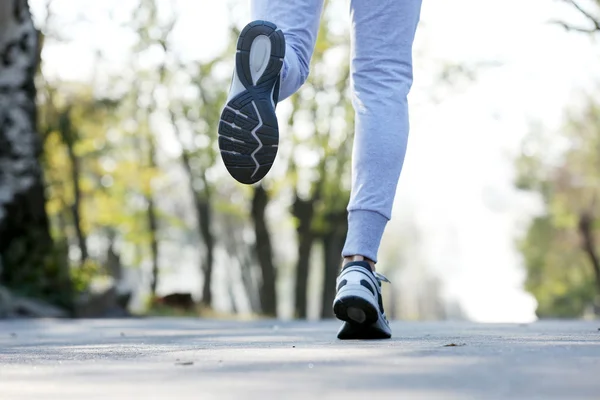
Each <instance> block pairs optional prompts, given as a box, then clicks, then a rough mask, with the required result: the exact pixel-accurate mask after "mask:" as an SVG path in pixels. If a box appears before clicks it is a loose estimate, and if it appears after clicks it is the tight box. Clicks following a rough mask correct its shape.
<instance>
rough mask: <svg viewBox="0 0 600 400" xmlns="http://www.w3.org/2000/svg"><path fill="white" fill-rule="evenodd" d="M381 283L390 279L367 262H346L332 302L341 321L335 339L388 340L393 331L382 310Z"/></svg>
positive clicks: (334, 310)
mask: <svg viewBox="0 0 600 400" xmlns="http://www.w3.org/2000/svg"><path fill="white" fill-rule="evenodd" d="M381 282H388V283H389V280H388V279H387V278H386V277H385V276H383V275H381V274H380V273H377V272H373V271H372V270H371V266H370V265H369V263H368V262H366V261H353V262H349V263H347V264H346V265H345V266H344V268H343V269H342V272H341V273H340V276H339V277H338V279H337V295H336V296H335V300H334V302H333V312H334V314H335V316H336V317H337V318H338V319H340V320H342V321H344V324H343V325H342V327H341V328H340V330H339V332H338V339H389V338H391V337H392V330H391V328H390V325H389V322H388V320H387V318H386V316H385V312H384V311H383V301H382V298H381Z"/></svg>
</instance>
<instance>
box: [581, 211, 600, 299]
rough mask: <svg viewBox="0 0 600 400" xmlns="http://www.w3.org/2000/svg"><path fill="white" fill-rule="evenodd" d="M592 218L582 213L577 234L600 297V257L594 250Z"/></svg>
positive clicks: (586, 213) (594, 240) (588, 214)
mask: <svg viewBox="0 0 600 400" xmlns="http://www.w3.org/2000/svg"><path fill="white" fill-rule="evenodd" d="M593 225H594V218H593V217H592V216H591V214H590V213H588V212H584V213H582V214H581V215H580V217H579V232H580V234H581V238H582V240H583V245H582V247H583V251H584V252H585V253H586V254H587V256H588V258H589V260H590V264H591V265H592V269H593V270H594V276H595V278H596V289H597V291H598V293H597V295H598V296H600V256H599V255H598V250H597V249H596V239H595V237H594V231H593Z"/></svg>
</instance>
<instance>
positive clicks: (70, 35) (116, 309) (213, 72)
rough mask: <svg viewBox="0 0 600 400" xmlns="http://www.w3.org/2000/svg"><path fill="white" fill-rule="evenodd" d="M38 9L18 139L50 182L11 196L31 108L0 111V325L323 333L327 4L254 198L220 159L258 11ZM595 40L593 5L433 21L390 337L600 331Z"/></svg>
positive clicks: (339, 43)
mask: <svg viewBox="0 0 600 400" xmlns="http://www.w3.org/2000/svg"><path fill="white" fill-rule="evenodd" d="M12 1H13V0H0V3H2V2H4V5H5V6H6V5H7V4H8V3H10V2H12ZM17 3H19V4H21V5H23V4H25V5H26V3H27V2H26V1H21V0H16V2H15V4H17ZM28 3H29V6H30V8H31V13H32V18H33V21H34V23H35V27H36V28H37V29H38V30H39V31H40V33H41V34H40V36H39V37H40V45H41V50H40V51H41V53H40V54H41V57H40V62H39V65H37V66H36V65H33V64H31V65H25V64H24V65H20V64H19V66H18V67H19V68H23V70H24V71H26V70H27V68H29V69H30V70H31V71H33V69H32V68H36V69H37V72H36V73H35V76H34V74H33V73H31V74H29V75H28V76H29V77H30V78H31V79H35V83H36V86H37V94H36V93H34V92H33V91H32V90H28V91H27V94H28V95H29V96H30V97H31V101H34V100H35V109H36V110H37V115H36V113H34V112H28V113H27V116H28V118H30V120H29V121H30V122H31V124H29V125H27V124H25V125H24V126H26V127H27V126H29V129H25V128H23V129H21V131H19V132H20V133H19V135H20V137H22V138H25V137H26V135H29V136H28V137H29V139H27V143H33V144H35V146H34V145H32V146H33V147H31V148H32V149H33V148H36V149H37V148H38V147H39V161H40V164H39V166H40V167H41V169H37V167H36V165H35V164H36V162H32V163H31V166H30V168H29V169H27V171H29V172H28V174H29V177H27V176H26V173H25V172H24V173H23V175H22V177H21V178H19V176H21V175H18V174H17V175H15V174H14V173H13V175H12V178H11V171H10V170H9V168H8V167H7V166H8V165H13V166H15V168H16V165H21V164H17V163H18V162H19V160H18V157H16V156H15V151H14V149H15V148H17V145H15V144H14V143H15V142H12V143H13V145H12V147H11V146H10V145H11V140H13V141H14V140H15V137H16V135H15V134H14V132H13V130H14V127H15V125H18V123H17V124H16V123H15V122H14V121H15V120H16V119H15V118H12V119H11V118H9V117H10V116H11V115H13V114H11V112H13V111H10V110H11V107H13V108H15V110H16V109H17V108H19V107H24V106H23V104H24V103H22V102H20V101H16V100H15V99H17V97H15V96H12V97H10V96H6V93H10V92H8V91H6V90H5V91H4V92H2V91H0V100H1V101H2V103H1V104H2V105H3V109H4V111H0V116H3V118H0V165H3V168H4V172H3V175H2V174H0V178H2V179H0V256H2V257H0V260H1V264H0V267H1V268H0V270H1V272H0V279H1V280H0V315H4V316H15V315H32V316H60V315H71V316H76V317H102V316H126V315H199V316H202V317H210V318H257V317H279V318H283V319H289V318H301V319H304V318H307V319H320V318H330V317H331V316H332V313H331V303H332V300H333V296H334V295H335V284H334V282H335V278H336V275H337V272H338V269H339V265H340V252H341V248H342V246H343V242H344V238H345V229H346V210H345V207H346V204H347V201H348V197H349V189H350V187H349V184H350V154H351V147H352V136H353V111H352V106H351V104H350V101H349V96H348V68H349V66H348V57H349V43H348V40H349V35H348V31H349V16H348V6H349V5H348V3H349V2H348V0H329V1H327V2H326V8H325V12H324V15H323V20H322V25H321V31H320V35H319V39H318V43H317V46H316V49H315V54H314V57H313V60H312V65H311V76H310V79H309V81H308V82H307V83H306V84H305V86H304V87H303V88H302V89H301V90H300V92H299V93H297V94H296V95H294V96H293V97H292V98H290V99H288V100H286V101H284V102H282V103H280V105H279V106H278V109H277V112H278V115H279V121H280V127H281V142H280V150H279V155H278V158H277V161H276V164H275V166H274V168H273V170H272V172H271V173H270V174H269V175H268V176H267V178H266V179H265V180H264V181H263V182H262V184H260V185H255V186H244V185H241V184H238V183H237V182H235V181H234V180H233V179H232V178H230V176H229V175H228V173H227V171H226V170H225V168H224V166H223V164H222V162H221V159H220V156H219V153H218V148H217V140H216V139H217V126H218V122H219V115H220V111H221V107H222V105H223V103H224V100H225V98H226V94H227V90H228V89H229V79H230V77H231V71H232V67H233V52H234V48H235V40H236V38H237V33H238V32H239V30H240V29H241V28H242V27H243V26H244V25H245V24H246V23H247V22H249V19H250V14H249V1H247V0H227V1H224V0H222V1H214V0H172V1H171V0H119V1H117V0H104V1H92V0H52V1H49V0H29V2H28ZM3 7H4V6H3ZM1 11H2V10H1V8H0V12H1ZM10 28H11V26H9V25H5V30H4V33H3V31H2V26H0V50H2V47H1V46H4V51H3V53H2V54H3V57H4V58H3V59H4V60H6V57H9V58H10V55H11V54H13V53H11V51H14V49H15V48H17V47H18V46H17V47H14V48H13V49H12V50H10V51H9V50H7V48H8V47H7V43H9V42H8V41H7V40H6V37H7V35H9V33H7V32H8V30H9V29H10ZM3 34H4V35H5V39H4V40H3V38H2V35H3ZM32 38H33V36H30V37H29V39H32ZM598 38H600V1H599V0H589V1H585V0H528V1H522V0H485V1H481V0H455V1H452V2H448V1H444V0H425V1H424V4H423V9H422V16H421V25H420V27H419V30H418V32H417V39H416V43H415V50H414V54H415V58H414V69H415V74H414V75H415V83H414V86H413V89H412V93H411V95H410V98H409V100H410V107H411V135H410V141H409V148H408V155H407V158H406V163H405V167H404V170H403V173H402V177H401V181H400V184H399V187H398V192H397V196H396V202H395V207H394V212H393V218H392V220H391V222H390V223H389V225H388V229H387V231H386V234H385V237H384V241H383V244H382V247H381V250H380V262H379V264H378V270H379V271H380V272H382V273H384V274H386V275H387V276H388V278H389V279H390V280H391V281H392V282H393V284H392V285H387V286H386V287H385V288H384V295H385V302H386V304H387V306H386V309H387V311H388V314H389V315H390V317H391V318H392V319H404V320H431V319H468V320H474V321H480V322H529V321H533V320H535V319H536V318H557V317H560V318H565V317H571V318H593V317H594V316H597V315H599V314H600V301H599V300H598V299H599V298H600V199H598V196H599V195H600V193H599V192H600V101H599V100H598V97H597V94H598V93H599V90H600V89H599V82H600V68H598V65H599V61H600V43H598ZM25 39H27V37H25ZM22 42H23V41H21V42H20V43H21V44H22ZM19 49H21V50H23V51H24V52H26V50H27V46H25V45H21V46H20V47H19ZM7 65H10V64H7V63H6V62H5V63H4V70H3V69H2V67H0V72H1V71H3V72H4V77H2V76H0V83H4V84H5V86H6V85H8V86H10V84H11V82H16V80H14V76H13V77H9V75H7V71H8V70H9V69H10V68H11V67H10V66H8V67H7ZM9 72H10V71H9ZM0 86H2V85H0ZM19 87H21V86H19ZM15 90H20V89H19V88H17V89H15ZM2 96H4V98H2ZM19 99H20V98H19ZM32 104H33V103H32ZM30 108H31V107H30ZM29 111H31V110H29ZM2 112H4V115H2ZM14 112H15V113H16V112H17V111H14ZM35 119H37V121H35ZM24 123H25V122H24ZM35 126H37V128H35ZM11 132H13V133H12V134H11ZM11 135H12V136H11ZM3 136H4V137H3ZM3 143H4V144H3ZM37 144H39V146H37ZM3 146H4V150H2V149H1V148H2V147H3ZM11 148H12V149H13V153H12V154H11V152H10V149H11ZM7 149H9V150H8V151H7ZM23 154H24V153H23ZM31 154H32V157H33V158H31V159H32V160H35V154H37V153H36V152H34V151H32V152H31ZM3 157H4V160H2V158H3ZM11 157H12V158H11ZM7 160H11V161H10V163H7ZM2 162H4V163H2ZM23 165H25V164H23ZM25 170H26V169H24V171H25ZM15 176H16V177H15ZM11 179H13V186H12V189H11ZM19 179H21V181H20V182H21V183H23V182H25V183H23V184H22V185H19V184H17V183H15V182H18V181H19ZM28 179H29V180H28ZM38 181H39V182H38ZM31 182H34V184H33V185H32V184H30V183H31ZM36 182H38V184H35V183H36ZM3 186H4V188H3ZM7 188H8V189H7ZM42 189H43V190H42ZM42 193H45V201H44V202H42V201H40V199H44V197H43V195H42Z"/></svg>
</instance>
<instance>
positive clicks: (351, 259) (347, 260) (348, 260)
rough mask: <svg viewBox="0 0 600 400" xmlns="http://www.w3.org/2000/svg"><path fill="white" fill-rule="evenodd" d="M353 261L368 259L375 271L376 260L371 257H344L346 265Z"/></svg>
mask: <svg viewBox="0 0 600 400" xmlns="http://www.w3.org/2000/svg"><path fill="white" fill-rule="evenodd" d="M352 261H366V262H368V263H369V265H370V266H371V270H372V271H375V262H374V261H373V260H371V259H370V258H366V257H363V256H348V257H344V265H346V264H347V263H349V262H352Z"/></svg>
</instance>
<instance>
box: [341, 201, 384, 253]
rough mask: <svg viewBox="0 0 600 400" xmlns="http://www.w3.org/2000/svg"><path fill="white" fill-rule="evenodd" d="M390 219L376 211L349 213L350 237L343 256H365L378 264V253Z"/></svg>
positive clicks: (347, 239)
mask: <svg viewBox="0 0 600 400" xmlns="http://www.w3.org/2000/svg"><path fill="white" fill-rule="evenodd" d="M387 222H388V219H387V218H386V217H384V216H383V215H381V214H379V213H378V212H375V211H367V210H354V211H350V212H349V213H348V236H346V244H345V245H344V250H343V251H342V256H343V257H347V256H356V255H359V256H363V257H367V258H370V259H371V260H373V261H375V262H377V251H378V250H379V244H380V243H381V237H382V236H383V231H384V230H385V226H386V225H387Z"/></svg>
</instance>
